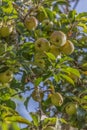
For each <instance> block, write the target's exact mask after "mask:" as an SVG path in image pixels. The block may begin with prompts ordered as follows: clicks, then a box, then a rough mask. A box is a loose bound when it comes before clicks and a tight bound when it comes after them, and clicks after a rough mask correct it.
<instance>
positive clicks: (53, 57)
mask: <svg viewBox="0 0 87 130" xmlns="http://www.w3.org/2000/svg"><path fill="white" fill-rule="evenodd" d="M46 55H47V56H48V58H49V59H51V60H56V57H55V56H54V55H53V54H52V53H50V52H48V53H46Z"/></svg>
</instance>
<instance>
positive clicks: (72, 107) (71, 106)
mask: <svg viewBox="0 0 87 130" xmlns="http://www.w3.org/2000/svg"><path fill="white" fill-rule="evenodd" d="M76 110H77V106H76V104H75V103H68V104H67V105H66V107H65V111H66V113H67V114H68V115H74V114H76Z"/></svg>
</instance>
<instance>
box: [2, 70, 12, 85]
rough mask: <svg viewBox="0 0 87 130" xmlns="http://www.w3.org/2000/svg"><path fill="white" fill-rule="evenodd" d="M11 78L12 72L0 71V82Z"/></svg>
mask: <svg viewBox="0 0 87 130" xmlns="http://www.w3.org/2000/svg"><path fill="white" fill-rule="evenodd" d="M12 79H13V73H12V72H11V71H10V70H7V71H5V72H2V73H0V82H1V83H2V84H4V83H9V82H10V81H11V80H12Z"/></svg>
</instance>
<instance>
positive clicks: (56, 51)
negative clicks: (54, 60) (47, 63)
mask: <svg viewBox="0 0 87 130" xmlns="http://www.w3.org/2000/svg"><path fill="white" fill-rule="evenodd" d="M49 52H50V53H52V54H53V55H54V56H55V57H57V56H58V55H60V51H59V48H58V47H56V46H55V45H51V46H50V51H49Z"/></svg>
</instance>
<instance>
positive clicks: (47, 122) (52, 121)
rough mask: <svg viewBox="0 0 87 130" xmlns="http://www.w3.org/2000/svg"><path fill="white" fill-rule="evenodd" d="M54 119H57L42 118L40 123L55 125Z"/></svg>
mask: <svg viewBox="0 0 87 130" xmlns="http://www.w3.org/2000/svg"><path fill="white" fill-rule="evenodd" d="M56 120H57V118H56V117H52V118H45V119H44V120H43V123H42V125H43V126H46V125H55V124H56Z"/></svg>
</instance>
